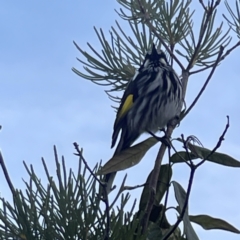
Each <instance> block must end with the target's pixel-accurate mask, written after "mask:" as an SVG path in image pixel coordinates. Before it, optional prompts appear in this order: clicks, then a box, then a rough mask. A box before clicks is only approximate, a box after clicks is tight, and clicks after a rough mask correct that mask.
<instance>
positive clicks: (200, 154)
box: [170, 144, 240, 167]
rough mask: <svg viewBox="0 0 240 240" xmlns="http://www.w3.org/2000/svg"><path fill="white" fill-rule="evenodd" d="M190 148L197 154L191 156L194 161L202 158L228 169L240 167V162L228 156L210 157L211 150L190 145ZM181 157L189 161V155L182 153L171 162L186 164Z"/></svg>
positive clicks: (216, 154) (221, 154)
mask: <svg viewBox="0 0 240 240" xmlns="http://www.w3.org/2000/svg"><path fill="white" fill-rule="evenodd" d="M189 147H190V149H191V150H192V151H194V153H195V154H194V153H193V152H191V153H190V154H189V155H190V157H191V159H192V160H194V159H197V158H201V159H206V158H207V159H206V160H207V161H209V162H213V163H217V164H221V165H224V166H228V167H240V162H239V161H238V160H236V159H234V158H233V157H231V156H229V155H227V154H224V153H219V152H214V153H213V154H211V155H210V156H209V154H210V153H211V150H209V149H207V148H203V147H199V146H195V145H192V144H189ZM179 156H181V157H182V158H183V159H185V160H189V156H188V153H186V152H184V151H180V152H177V153H174V154H173V155H172V156H171V158H170V161H171V162H173V163H178V162H184V160H183V159H182V158H181V157H179Z"/></svg>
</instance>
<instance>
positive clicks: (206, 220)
mask: <svg viewBox="0 0 240 240" xmlns="http://www.w3.org/2000/svg"><path fill="white" fill-rule="evenodd" d="M189 219H190V221H191V222H194V223H197V224H199V225H200V226H201V227H202V228H204V229H206V230H210V229H221V230H226V231H230V232H234V233H238V234H239V233H240V230H238V229H236V228H235V227H233V226H232V225H231V224H229V223H228V222H226V221H224V220H222V219H219V218H213V217H211V216H208V215H195V216H192V215H191V216H189Z"/></svg>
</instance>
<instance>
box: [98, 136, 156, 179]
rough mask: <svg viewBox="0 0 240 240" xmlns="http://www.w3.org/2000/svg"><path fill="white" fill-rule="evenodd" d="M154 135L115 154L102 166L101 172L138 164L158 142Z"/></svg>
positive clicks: (123, 168) (99, 172)
mask: <svg viewBox="0 0 240 240" xmlns="http://www.w3.org/2000/svg"><path fill="white" fill-rule="evenodd" d="M157 142H158V141H157V139H156V138H154V137H151V138H148V139H147V140H145V141H142V142H140V143H138V144H136V145H134V146H132V147H130V148H128V149H126V150H124V151H122V152H120V153H119V154H116V155H114V156H113V157H112V158H111V159H110V160H109V161H108V162H107V163H106V164H105V165H104V166H103V167H102V168H101V170H100V171H98V173H97V174H98V175H99V174H107V173H110V172H117V171H121V170H125V169H127V168H130V167H133V166H135V165H137V164H138V163H139V162H140V161H141V160H142V158H143V157H144V155H145V154H146V152H147V151H148V150H149V149H150V148H151V147H152V146H154V145H155V144H156V143H157Z"/></svg>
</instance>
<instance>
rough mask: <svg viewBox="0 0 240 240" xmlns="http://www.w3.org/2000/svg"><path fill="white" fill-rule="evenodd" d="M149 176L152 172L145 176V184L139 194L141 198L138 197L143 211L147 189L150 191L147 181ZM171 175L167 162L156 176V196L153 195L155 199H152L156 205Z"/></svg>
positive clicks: (140, 208)
mask: <svg viewBox="0 0 240 240" xmlns="http://www.w3.org/2000/svg"><path fill="white" fill-rule="evenodd" d="M151 176H152V172H151V173H150V174H149V176H148V178H147V181H146V186H145V187H144V189H143V192H142V195H141V199H140V203H139V210H140V211H144V210H145V208H146V204H147V201H148V198H149V191H150V189H149V182H150V179H151ZM171 177H172V168H171V166H169V164H164V165H162V166H161V169H160V173H159V176H158V182H157V189H156V196H155V200H154V204H155V205H156V206H158V205H159V203H160V202H161V200H162V198H163V196H164V194H165V192H166V191H167V189H168V185H169V182H170V179H171Z"/></svg>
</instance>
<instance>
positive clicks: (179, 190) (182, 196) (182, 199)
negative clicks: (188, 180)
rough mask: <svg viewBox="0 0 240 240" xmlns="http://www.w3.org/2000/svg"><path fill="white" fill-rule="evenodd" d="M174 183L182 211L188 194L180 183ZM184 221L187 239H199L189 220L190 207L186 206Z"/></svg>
mask: <svg viewBox="0 0 240 240" xmlns="http://www.w3.org/2000/svg"><path fill="white" fill-rule="evenodd" d="M172 184H173V187H174V192H175V197H176V200H177V202H178V204H179V208H180V213H181V212H182V209H183V206H184V204H185V201H186V196H187V194H186V192H185V190H184V189H183V188H182V186H181V185H180V184H179V183H177V182H175V181H173V182H172ZM183 223H184V233H185V234H186V236H187V239H191V240H195V239H197V240H198V239H199V238H198V236H197V234H196V233H195V231H194V229H193V227H192V225H191V223H190V220H189V216H188V207H187V208H186V211H185V214H184V216H183Z"/></svg>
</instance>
